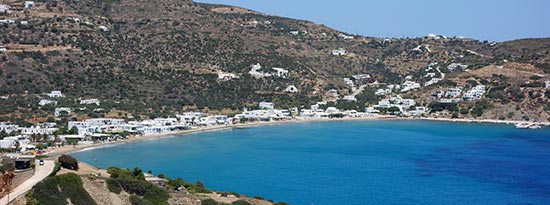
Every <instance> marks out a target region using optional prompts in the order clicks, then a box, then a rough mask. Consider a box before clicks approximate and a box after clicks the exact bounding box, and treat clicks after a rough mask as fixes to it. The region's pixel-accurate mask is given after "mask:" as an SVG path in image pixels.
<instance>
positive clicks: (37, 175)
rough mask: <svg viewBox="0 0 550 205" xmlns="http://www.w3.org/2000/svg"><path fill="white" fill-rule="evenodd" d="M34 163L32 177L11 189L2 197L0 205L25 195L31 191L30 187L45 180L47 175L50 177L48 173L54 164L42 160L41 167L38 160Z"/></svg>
mask: <svg viewBox="0 0 550 205" xmlns="http://www.w3.org/2000/svg"><path fill="white" fill-rule="evenodd" d="M35 163H36V170H35V172H34V175H33V176H32V177H31V178H29V179H27V181H25V182H23V183H22V184H21V185H19V186H17V187H15V189H13V191H12V192H11V193H9V194H8V195H6V196H4V197H2V199H0V205H6V204H8V203H9V202H11V201H13V200H14V199H15V198H17V197H18V196H21V195H23V194H25V193H27V192H28V191H29V190H31V189H32V187H33V186H34V185H35V184H37V183H38V182H40V181H42V180H43V179H44V178H46V177H47V176H48V175H50V173H52V171H53V168H54V167H55V162H54V161H50V160H48V161H46V160H44V165H42V166H40V165H39V164H38V160H36V162H35ZM8 198H9V199H8ZM8 200H9V201H8Z"/></svg>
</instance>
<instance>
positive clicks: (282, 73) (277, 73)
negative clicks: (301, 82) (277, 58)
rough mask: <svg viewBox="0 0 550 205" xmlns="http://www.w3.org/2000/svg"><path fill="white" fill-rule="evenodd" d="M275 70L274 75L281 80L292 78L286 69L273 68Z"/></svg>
mask: <svg viewBox="0 0 550 205" xmlns="http://www.w3.org/2000/svg"><path fill="white" fill-rule="evenodd" d="M273 70H275V73H274V75H275V76H277V77H279V78H288V77H289V76H290V75H289V73H288V70H286V69H284V68H273Z"/></svg>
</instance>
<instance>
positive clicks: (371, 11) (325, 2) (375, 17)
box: [195, 0, 550, 41]
mask: <svg viewBox="0 0 550 205" xmlns="http://www.w3.org/2000/svg"><path fill="white" fill-rule="evenodd" d="M195 1H196V2H202V3H215V4H226V5H234V6H240V7H244V8H248V9H252V10H256V11H260V12H263V13H266V14H271V15H277V16H284V17H290V18H297V19H303V20H309V21H313V22H315V23H318V24H324V25H326V26H329V27H331V28H334V29H337V30H341V31H345V32H348V33H352V34H359V35H363V36H372V37H398V38H401V37H419V36H426V35H427V34H429V33H433V34H441V35H446V36H464V37H467V38H474V39H478V40H488V41H507V40H514V39H520V38H542V37H550V0H195Z"/></svg>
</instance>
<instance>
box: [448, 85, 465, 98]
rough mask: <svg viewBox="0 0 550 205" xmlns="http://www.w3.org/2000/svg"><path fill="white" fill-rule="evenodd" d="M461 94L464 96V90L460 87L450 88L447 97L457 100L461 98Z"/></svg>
mask: <svg viewBox="0 0 550 205" xmlns="http://www.w3.org/2000/svg"><path fill="white" fill-rule="evenodd" d="M460 94H462V88H460V87H456V88H449V89H448V90H447V92H446V93H445V97H452V98H456V97H459V96H460Z"/></svg>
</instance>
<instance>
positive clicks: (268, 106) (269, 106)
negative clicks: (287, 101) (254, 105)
mask: <svg viewBox="0 0 550 205" xmlns="http://www.w3.org/2000/svg"><path fill="white" fill-rule="evenodd" d="M258 106H259V107H260V109H274V108H275V105H274V104H273V103H272V102H260V103H259V105H258Z"/></svg>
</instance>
